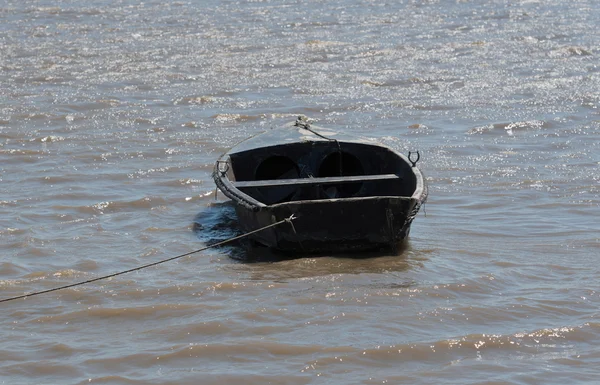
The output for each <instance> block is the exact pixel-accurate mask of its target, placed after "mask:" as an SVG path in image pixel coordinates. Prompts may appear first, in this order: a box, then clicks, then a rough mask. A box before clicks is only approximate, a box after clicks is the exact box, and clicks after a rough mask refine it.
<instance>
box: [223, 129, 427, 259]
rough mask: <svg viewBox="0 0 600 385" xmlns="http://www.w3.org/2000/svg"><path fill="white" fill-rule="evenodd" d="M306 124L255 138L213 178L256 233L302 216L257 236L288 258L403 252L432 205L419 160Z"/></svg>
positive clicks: (245, 225)
mask: <svg viewBox="0 0 600 385" xmlns="http://www.w3.org/2000/svg"><path fill="white" fill-rule="evenodd" d="M410 155H411V154H410V153H409V156H408V157H405V156H404V155H402V154H399V153H397V152H396V151H394V150H392V149H391V148H389V147H386V146H384V145H382V144H379V143H376V142H372V141H369V140H366V139H361V138H357V137H352V136H350V135H345V134H341V133H337V132H332V131H329V130H325V129H322V128H317V127H314V126H311V125H310V124H309V123H308V122H307V121H306V120H305V119H303V118H298V120H297V121H296V122H295V123H293V124H289V125H286V126H284V127H282V128H278V129H272V130H269V131H267V132H265V133H262V134H260V135H257V136H254V137H252V138H250V139H247V140H245V141H243V142H241V143H239V144H238V145H236V146H235V147H233V148H232V149H230V150H229V151H227V152H226V153H225V154H223V155H222V156H221V158H220V159H219V160H217V162H216V164H215V168H214V172H213V178H214V180H215V183H216V185H217V187H218V188H219V189H220V190H221V191H222V192H223V193H224V194H225V195H226V196H227V197H229V198H230V199H231V200H232V201H233V202H234V204H235V207H236V213H237V217H238V220H239V224H240V226H241V228H242V230H243V231H245V232H249V231H252V230H255V229H258V228H261V227H264V226H267V225H269V224H272V223H275V222H278V221H281V220H282V219H285V218H288V217H290V216H291V215H294V216H295V217H296V219H295V220H294V221H293V225H294V226H288V225H286V224H283V225H280V226H275V227H271V228H269V229H266V230H263V231H260V232H257V233H255V234H253V235H252V239H253V240H254V241H256V242H258V243H260V244H262V245H265V246H268V247H271V248H274V249H278V250H281V251H294V252H303V251H304V252H309V251H310V252H314V251H320V252H323V251H330V252H336V251H353V250H368V249H377V248H382V247H392V248H395V247H397V246H398V245H399V244H400V242H401V241H402V240H403V239H405V238H406V237H407V236H408V233H409V231H410V225H411V223H412V221H413V219H414V217H415V216H416V214H417V212H418V211H419V208H420V207H421V204H423V203H424V202H425V199H426V198H427V187H426V184H425V180H424V178H423V175H422V174H421V172H420V171H419V169H418V168H417V167H416V163H417V161H418V153H417V159H416V160H415V161H413V160H411V159H410Z"/></svg>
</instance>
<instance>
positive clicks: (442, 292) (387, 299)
mask: <svg viewBox="0 0 600 385" xmlns="http://www.w3.org/2000/svg"><path fill="white" fill-rule="evenodd" d="M598 24H600V8H599V7H598V6H597V4H596V3H595V2H593V1H583V0H582V1H571V2H563V1H554V0H551V1H521V2H512V1H503V0H485V1H481V2H466V1H446V0H440V1H397V2H389V3H381V2H375V1H369V0H366V1H359V0H334V1H313V2H310V3H304V2H299V1H288V0H281V1H277V0H265V1H179V2H158V1H147V2H143V3H140V2H132V1H129V0H122V1H117V2H103V1H84V2H69V1H62V0H59V1H55V2H46V1H29V0H25V1H18V2H17V1H11V0H8V1H5V2H3V3H2V4H1V5H0V48H1V49H0V85H1V86H0V246H1V250H2V253H1V257H0V258H1V259H0V295H1V297H2V298H7V297H11V296H16V295H21V294H23V293H26V292H32V291H38V290H46V289H49V288H52V287H55V286H60V285H66V284H70V283H73V282H77V281H82V280H87V279H92V278H94V277H99V276H102V275H105V274H110V273H113V272H115V271H120V270H126V269H130V268H133V267H135V266H138V265H142V264H145V263H149V262H153V261H156V260H160V259H163V258H167V257H170V256H174V255H177V254H181V253H185V252H188V251H190V250H194V249H199V248H201V247H203V246H205V245H206V244H207V243H209V242H213V241H215V240H221V239H226V238H228V237H230V236H232V235H234V234H236V233H237V229H236V220H235V215H234V213H233V209H232V207H231V205H230V204H229V203H227V201H226V200H225V199H224V198H223V197H222V196H221V199H220V200H219V201H217V202H215V201H214V196H213V193H214V184H213V182H212V180H211V177H210V173H211V170H212V165H213V162H214V161H215V159H216V158H217V157H218V155H219V154H220V153H222V152H223V151H225V150H226V149H227V148H229V147H230V146H232V145H234V144H235V143H237V142H238V141H240V140H242V139H244V138H246V137H248V136H251V135H254V134H256V133H257V132H259V131H260V130H264V129H270V128H273V127H278V126H280V125H282V124H285V123H288V122H289V121H292V120H293V119H295V117H296V116H297V115H300V114H303V115H307V116H309V117H310V118H312V119H314V120H315V121H317V122H318V124H319V125H320V126H323V127H327V128H332V129H337V130H345V131H348V132H351V133H354V134H358V135H363V136H366V137H370V138H374V139H377V140H380V141H382V142H383V143H385V144H387V145H389V146H391V147H393V148H395V149H397V150H398V151H401V152H404V153H408V151H415V150H419V151H420V153H421V161H420V166H421V168H422V170H423V171H424V173H425V175H426V177H427V180H428V183H429V186H430V198H429V201H428V203H427V204H426V205H425V206H424V210H422V211H421V213H420V214H419V216H418V217H417V218H416V220H415V221H414V223H413V227H412V231H411V236H410V240H409V241H408V243H407V244H406V245H405V248H404V249H403V250H402V251H401V252H400V253H398V255H386V254H383V255H376V256H364V257H361V258H356V257H355V258H349V256H346V255H337V256H330V255H321V256H313V255H309V256H305V257H303V258H295V259H285V260H276V259H273V258H270V256H269V255H268V254H264V253H262V252H259V254H260V255H259V258H254V257H256V255H247V252H246V251H244V249H242V248H240V247H238V246H229V247H223V248H219V249H212V250H208V251H205V252H202V253H199V254H196V255H193V256H190V257H186V258H183V259H181V260H178V261H174V262H172V263H169V264H165V265H161V266H158V267H153V268H149V269H146V270H142V271H140V272H137V273H131V274H128V275H123V276H119V277H115V278H113V279H111V280H106V281H99V282H95V283H92V284H89V285H85V286H80V287H74V288H70V289H65V290H63V291H59V292H54V293H49V294H46V295H41V296H37V297H30V298H28V299H25V300H18V301H14V302H6V303H2V304H1V311H0V320H1V323H2V326H3V327H2V329H1V330H2V331H1V333H2V338H1V339H0V383H3V384H31V383H40V384H41V383H43V384H46V383H47V384H88V383H102V384H237V383H244V384H382V383H387V384H561V385H562V384H564V383H565V382H570V383H576V384H595V383H597V382H598V381H600V369H598V367H599V364H600V350H599V349H598V346H599V345H600V319H599V316H600V314H599V310H598V309H599V305H600V288H599V286H598V277H599V273H600V267H599V266H600V265H599V264H598V258H599V257H600V238H599V237H600V236H599V234H600V231H599V230H600V224H599V217H600V208H599V204H600V197H599V191H600V156H599V154H600V144H599V143H600V140H599V139H600V114H599V107H600V94H599V93H598V90H600V75H599V72H600V63H599V62H598V55H599V54H600V51H598V45H599V40H600V35H599V33H598V31H597V30H598V28H597V26H598ZM261 253H262V254H261ZM248 257H253V258H250V259H249V258H248Z"/></svg>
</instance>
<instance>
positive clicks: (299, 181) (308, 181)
mask: <svg viewBox="0 0 600 385" xmlns="http://www.w3.org/2000/svg"><path fill="white" fill-rule="evenodd" d="M395 179H401V178H400V177H399V176H398V175H396V174H378V175H356V176H331V177H325V178H294V179H268V180H250V181H231V183H232V184H233V186H234V187H237V188H248V187H278V186H304V185H323V184H338V183H360V182H369V181H381V180H395Z"/></svg>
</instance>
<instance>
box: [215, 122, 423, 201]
mask: <svg viewBox="0 0 600 385" xmlns="http://www.w3.org/2000/svg"><path fill="white" fill-rule="evenodd" d="M289 128H290V125H285V126H284V127H282V128H281V129H289ZM312 128H314V129H320V130H323V131H326V132H327V133H329V132H330V131H328V130H327V129H323V128H321V127H316V126H312ZM297 131H298V133H299V134H302V131H305V132H307V133H309V134H310V135H311V136H312V137H311V138H310V139H306V138H305V137H303V136H300V137H298V138H297V140H295V141H289V140H288V141H280V142H278V143H275V144H271V145H267V146H264V145H256V146H254V147H251V148H246V149H242V150H241V151H240V150H239V149H238V148H239V147H240V146H241V145H242V144H243V143H245V142H247V141H250V140H251V139H254V138H256V137H258V136H260V135H263V134H265V133H267V132H269V131H262V132H260V133H257V134H255V135H252V136H250V137H249V138H247V139H245V140H242V141H240V142H238V143H237V144H236V145H235V146H233V147H232V148H230V149H229V150H228V151H226V152H225V153H224V154H223V155H222V156H221V157H220V158H219V159H218V160H217V161H216V163H215V168H214V171H213V178H214V180H215V183H216V184H217V187H218V188H219V189H220V190H221V191H222V192H223V194H225V195H226V196H228V197H229V198H230V199H232V200H235V201H236V202H237V203H240V204H242V205H244V206H246V207H247V208H249V209H251V210H252V211H258V210H260V209H263V208H265V207H278V206H283V205H286V204H291V203H294V204H295V203H297V202H304V203H312V202H315V203H316V202H331V201H332V200H345V201H353V200H364V199H371V198H372V199H382V198H404V199H415V200H416V201H417V202H420V203H424V202H425V200H426V199H427V188H426V186H425V178H424V176H423V173H422V172H421V170H420V169H419V168H418V167H417V166H416V164H415V163H416V162H414V163H413V162H412V161H411V160H410V159H409V158H408V157H407V156H405V155H404V154H401V153H400V152H398V151H396V150H395V149H393V148H391V147H389V146H387V145H385V144H382V143H379V142H376V141H374V140H371V139H367V138H364V139H363V138H360V137H356V138H355V137H353V136H352V135H350V134H345V133H344V134H343V136H345V137H346V138H348V137H350V139H342V140H337V139H335V140H336V141H338V142H339V143H340V144H344V143H352V144H362V145H366V146H372V147H379V148H383V149H386V150H388V151H390V152H391V153H393V154H394V155H395V156H397V157H399V158H400V159H402V161H403V162H404V163H405V164H406V165H408V166H409V167H410V169H411V171H412V173H413V174H414V175H415V178H416V185H415V189H414V191H413V193H412V194H411V195H410V196H400V195H390V196H382V195H375V196H371V197H348V198H327V199H315V200H301V201H289V202H281V203H276V204H271V205H268V204H265V203H263V202H261V201H259V200H257V199H255V198H253V197H251V196H250V195H248V194H246V193H244V192H243V191H241V190H240V189H239V188H237V187H236V186H235V185H234V182H235V181H231V180H230V179H229V178H228V177H227V175H226V173H224V172H220V171H219V169H218V167H219V163H223V162H225V163H227V164H228V165H231V155H233V154H241V153H243V152H247V151H254V150H258V149H264V148H269V147H279V146H285V145H290V144H294V143H301V144H302V143H310V142H315V141H319V142H321V141H327V139H323V138H322V137H319V136H317V135H315V134H314V133H313V132H312V131H309V130H306V129H304V128H302V127H298V130H297ZM336 134H339V133H338V132H336ZM313 137H314V138H313ZM236 149H238V150H236ZM219 181H220V183H219ZM418 206H420V204H418Z"/></svg>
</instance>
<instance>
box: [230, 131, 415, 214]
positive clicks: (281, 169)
mask: <svg viewBox="0 0 600 385" xmlns="http://www.w3.org/2000/svg"><path fill="white" fill-rule="evenodd" d="M222 172H224V173H226V174H227V177H228V178H229V180H230V181H231V182H232V184H233V186H234V187H236V188H237V189H239V190H240V191H242V192H243V193H245V194H247V195H249V196H250V197H252V198H254V199H256V200H257V201H259V202H262V203H264V204H267V205H272V204H276V203H282V202H292V201H301V200H319V199H336V198H359V197H371V196H404V197H410V196H411V195H412V194H413V192H414V191H415V188H416V183H417V182H416V177H415V175H414V173H413V172H412V170H411V166H410V165H409V164H408V163H407V162H406V161H405V160H404V159H403V158H401V157H399V156H398V155H397V154H396V153H395V152H393V151H392V150H390V149H388V148H386V147H382V146H377V145H373V144H365V143H354V142H337V141H307V142H294V143H290V144H287V145H277V146H271V147H260V148H255V149H252V150H247V151H243V152H238V153H233V154H230V159H229V164H228V165H227V167H225V169H224V170H222Z"/></svg>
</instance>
